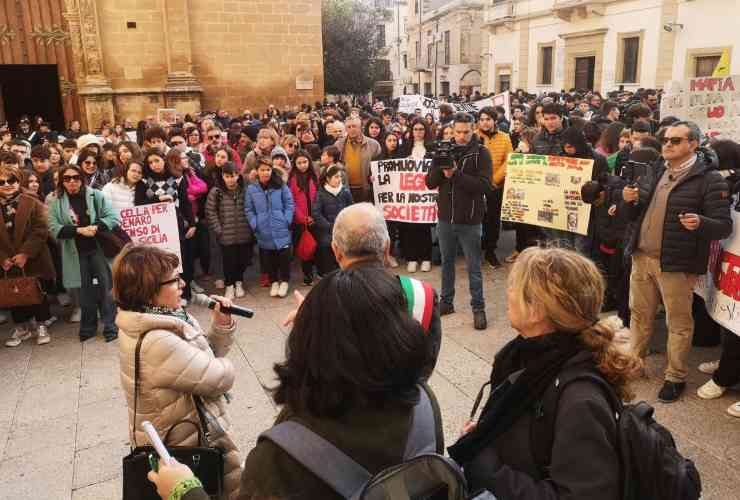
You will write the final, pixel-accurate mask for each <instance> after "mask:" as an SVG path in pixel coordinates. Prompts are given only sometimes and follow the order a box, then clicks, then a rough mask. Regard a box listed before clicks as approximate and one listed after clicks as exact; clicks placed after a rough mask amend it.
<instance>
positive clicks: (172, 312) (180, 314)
mask: <svg viewBox="0 0 740 500" xmlns="http://www.w3.org/2000/svg"><path fill="white" fill-rule="evenodd" d="M143 312H145V313H147V314H159V315H160V316H171V317H173V318H177V319H181V320H183V321H184V322H185V323H187V324H188V325H190V326H193V327H194V326H195V321H193V318H191V317H190V315H189V314H188V313H187V311H185V309H183V308H182V307H181V308H179V309H170V308H169V307H161V306H152V305H149V306H144V311H143Z"/></svg>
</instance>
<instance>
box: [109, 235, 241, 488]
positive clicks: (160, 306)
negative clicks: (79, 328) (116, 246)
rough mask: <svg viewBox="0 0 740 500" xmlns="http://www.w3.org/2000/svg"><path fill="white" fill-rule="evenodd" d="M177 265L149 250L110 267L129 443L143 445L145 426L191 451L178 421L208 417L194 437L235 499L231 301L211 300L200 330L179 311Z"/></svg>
mask: <svg viewBox="0 0 740 500" xmlns="http://www.w3.org/2000/svg"><path fill="white" fill-rule="evenodd" d="M178 264H179V259H178V258H177V256H176V255H175V254H172V253H169V252H166V251H164V250H161V249H159V248H157V247H154V246H149V245H141V246H133V245H129V246H127V247H126V248H124V249H123V250H122V251H121V253H120V254H119V255H118V257H116V260H115V261H114V263H113V295H114V297H115V299H116V301H117V302H118V305H119V310H118V316H117V318H116V324H117V325H118V327H119V329H120V333H121V335H120V362H121V366H120V373H121V385H122V387H123V390H124V392H125V393H126V401H127V403H128V407H129V428H130V432H131V436H130V437H131V442H132V444H133V445H137V444H143V443H147V442H148V438H147V437H146V434H145V432H144V430H143V429H142V426H141V424H142V422H144V421H145V420H149V421H150V422H151V423H152V424H153V425H154V427H155V428H156V429H157V430H158V432H159V433H160V437H162V438H164V437H165V436H166V435H167V434H169V437H168V442H167V443H165V445H167V446H197V445H198V444H199V430H198V429H197V428H195V426H194V425H193V424H192V423H187V422H186V421H189V422H194V423H199V422H201V420H200V417H199V413H198V407H200V409H201V410H202V411H203V412H204V413H210V415H211V416H212V417H213V419H206V420H207V421H208V422H209V425H208V428H207V429H202V430H203V432H204V433H207V434H208V435H209V436H211V437H214V436H215V438H213V439H212V440H211V442H210V443H208V444H207V445H208V446H215V447H218V448H221V449H222V450H224V493H225V496H226V498H228V499H231V500H234V499H236V498H237V497H238V494H239V478H240V476H241V460H240V458H239V450H238V448H237V447H236V445H235V444H234V442H233V440H232V439H231V437H230V436H229V433H228V429H229V427H230V424H229V421H228V418H227V416H226V409H225V403H226V396H225V394H226V392H227V391H228V390H229V389H231V387H232V385H233V384H234V377H235V374H236V370H235V369H234V365H233V364H232V363H231V361H230V360H228V359H226V354H227V353H228V351H229V348H230V347H231V344H232V343H233V341H234V332H235V330H236V323H235V322H234V320H233V319H232V318H231V316H230V315H228V314H223V313H222V312H221V310H220V309H221V306H227V307H228V306H231V301H229V300H228V299H225V298H223V297H215V300H216V301H217V302H218V303H219V304H218V305H216V306H215V308H214V310H213V313H212V315H211V317H212V320H211V327H210V328H209V329H208V331H206V330H204V329H203V328H201V326H200V324H199V323H198V321H197V320H196V319H195V318H194V317H193V316H191V315H190V314H188V313H187V312H186V311H185V310H184V309H183V308H182V307H181V306H180V297H181V295H182V288H183V286H184V285H185V283H184V282H183V281H182V279H181V278H180V277H179V275H178V272H177V268H178ZM137 350H138V351H139V367H138V368H139V369H138V384H136V378H137V377H136V376H135V357H136V352H137ZM137 385H138V391H137V390H136V387H137ZM196 405H197V406H196ZM214 424H215V425H214ZM200 425H204V424H202V423H201V424H200ZM212 427H217V428H212ZM202 445H205V443H203V444H202Z"/></svg>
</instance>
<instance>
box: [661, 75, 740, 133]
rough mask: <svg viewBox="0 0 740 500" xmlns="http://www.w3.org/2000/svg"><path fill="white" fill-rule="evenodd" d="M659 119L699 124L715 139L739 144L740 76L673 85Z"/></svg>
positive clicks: (689, 81) (669, 88) (688, 81)
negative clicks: (667, 117)
mask: <svg viewBox="0 0 740 500" xmlns="http://www.w3.org/2000/svg"><path fill="white" fill-rule="evenodd" d="M660 116H663V117H665V116H676V117H678V118H680V119H682V120H690V121H693V122H696V124H697V125H699V128H701V131H702V132H703V133H705V134H707V136H709V137H710V138H712V139H731V140H733V141H740V76H738V75H736V76H728V77H721V78H711V77H705V78H691V79H689V80H687V81H685V82H671V83H670V84H668V86H667V92H666V94H665V95H664V96H663V99H662V100H661V103H660Z"/></svg>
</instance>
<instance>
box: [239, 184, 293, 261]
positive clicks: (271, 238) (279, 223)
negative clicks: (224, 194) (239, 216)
mask: <svg viewBox="0 0 740 500" xmlns="http://www.w3.org/2000/svg"><path fill="white" fill-rule="evenodd" d="M244 198H245V200H244V206H245V212H246V214H247V220H249V225H250V226H251V227H252V230H253V231H254V233H255V235H256V236H257V244H258V245H259V247H260V248H262V249H265V250H280V249H283V248H286V247H289V246H290V243H291V234H290V224H291V222H293V212H294V210H295V203H294V202H293V195H292V194H290V189H288V186H286V185H285V184H283V182H282V180H281V179H280V177H279V176H278V175H277V172H275V171H273V175H272V179H270V182H269V183H268V185H267V188H266V189H265V188H263V187H262V184H261V183H259V182H255V183H254V184H250V185H249V186H247V190H246V192H245V194H244Z"/></svg>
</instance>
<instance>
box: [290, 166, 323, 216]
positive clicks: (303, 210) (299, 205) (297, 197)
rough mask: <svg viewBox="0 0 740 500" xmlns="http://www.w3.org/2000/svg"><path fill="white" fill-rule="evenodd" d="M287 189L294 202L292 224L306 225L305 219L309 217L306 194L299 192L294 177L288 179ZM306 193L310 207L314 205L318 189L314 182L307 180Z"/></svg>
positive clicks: (296, 180)
mask: <svg viewBox="0 0 740 500" xmlns="http://www.w3.org/2000/svg"><path fill="white" fill-rule="evenodd" d="M288 188H289V189H290V193H291V194H292V195H293V201H295V211H294V213H293V222H295V223H296V224H301V225H303V224H306V218H307V217H309V216H310V215H311V211H310V210H309V209H308V199H307V198H306V193H304V192H303V191H301V189H300V188H299V187H298V179H296V178H295V176H294V175H292V176H291V177H290V179H288ZM308 191H309V196H311V205H313V204H314V203H316V193H317V192H318V187H317V186H316V182H315V181H314V180H313V179H311V178H309V180H308Z"/></svg>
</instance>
